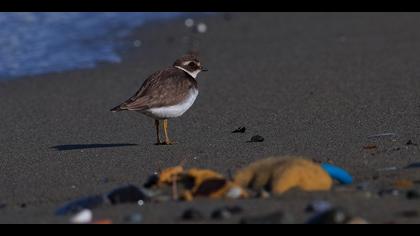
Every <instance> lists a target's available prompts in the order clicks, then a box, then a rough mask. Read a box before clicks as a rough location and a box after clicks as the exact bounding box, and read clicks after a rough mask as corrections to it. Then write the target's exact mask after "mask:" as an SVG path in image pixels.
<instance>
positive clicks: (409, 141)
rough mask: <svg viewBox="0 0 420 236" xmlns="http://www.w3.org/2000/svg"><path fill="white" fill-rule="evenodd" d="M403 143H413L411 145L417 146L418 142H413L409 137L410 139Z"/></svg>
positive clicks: (408, 144)
mask: <svg viewBox="0 0 420 236" xmlns="http://www.w3.org/2000/svg"><path fill="white" fill-rule="evenodd" d="M405 145H407V146H410V145H413V146H418V144H417V143H414V142H413V140H411V139H410V140H408V141H407V143H406V144H405Z"/></svg>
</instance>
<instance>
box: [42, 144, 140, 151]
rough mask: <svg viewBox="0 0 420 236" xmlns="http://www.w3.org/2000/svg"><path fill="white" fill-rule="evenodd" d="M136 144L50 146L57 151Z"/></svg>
mask: <svg viewBox="0 0 420 236" xmlns="http://www.w3.org/2000/svg"><path fill="white" fill-rule="evenodd" d="M128 146H137V144H134V143H94V144H66V145H58V146H54V147H50V148H51V149H55V150H57V151H71V150H82V149H95V148H112V147H128Z"/></svg>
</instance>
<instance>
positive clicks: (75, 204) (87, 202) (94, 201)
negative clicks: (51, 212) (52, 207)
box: [55, 195, 105, 216]
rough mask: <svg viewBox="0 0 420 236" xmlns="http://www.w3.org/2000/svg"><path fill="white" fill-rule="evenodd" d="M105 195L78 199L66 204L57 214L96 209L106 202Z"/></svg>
mask: <svg viewBox="0 0 420 236" xmlns="http://www.w3.org/2000/svg"><path fill="white" fill-rule="evenodd" d="M104 202H105V201H104V197H103V196H102V195H96V196H90V197H84V198H80V199H77V200H75V201H72V202H69V203H67V204H65V205H64V206H63V207H60V208H59V209H57V210H56V212H55V214H56V215H60V216H62V215H67V214H74V213H77V212H79V211H81V210H83V209H90V210H92V209H94V208H97V207H99V206H101V205H102V204H104Z"/></svg>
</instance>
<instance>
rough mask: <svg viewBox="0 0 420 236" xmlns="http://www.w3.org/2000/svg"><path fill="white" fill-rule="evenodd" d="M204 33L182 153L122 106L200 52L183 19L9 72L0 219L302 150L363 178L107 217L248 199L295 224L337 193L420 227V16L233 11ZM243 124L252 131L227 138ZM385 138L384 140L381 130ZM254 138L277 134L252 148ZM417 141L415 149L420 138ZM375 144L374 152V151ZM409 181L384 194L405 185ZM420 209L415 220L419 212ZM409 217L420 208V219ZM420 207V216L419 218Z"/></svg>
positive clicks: (176, 124)
mask: <svg viewBox="0 0 420 236" xmlns="http://www.w3.org/2000/svg"><path fill="white" fill-rule="evenodd" d="M197 20H198V21H202V22H205V23H206V24H207V27H208V29H207V32H206V33H204V34H197V35H196V37H197V39H199V49H200V53H201V57H202V61H203V63H204V64H205V65H206V67H208V69H209V72H207V73H203V74H200V77H199V80H198V83H199V88H200V94H199V96H198V98H197V101H196V102H195V104H194V105H193V107H192V108H191V109H190V110H189V111H188V112H187V113H186V114H185V115H184V116H182V117H181V118H178V119H174V120H171V121H170V135H171V137H173V139H174V140H175V141H176V142H177V144H176V145H173V146H156V145H153V143H154V141H155V136H154V135H155V133H154V132H155V131H154V127H153V120H151V119H150V118H148V117H145V116H142V115H139V114H138V113H134V112H133V113H131V112H123V113H111V112H110V111H109V109H111V108H112V107H114V106H116V105H118V104H119V103H120V102H122V101H123V100H124V99H126V98H128V97H129V96H131V95H132V94H134V92H136V90H137V88H138V87H139V86H140V85H141V84H142V82H143V81H144V79H145V78H147V76H148V75H150V74H151V73H153V72H154V71H156V70H158V69H161V68H162V67H164V66H168V65H171V64H172V63H173V61H174V60H175V59H176V58H178V57H179V56H180V55H182V54H184V53H185V51H186V50H187V49H188V43H186V41H185V35H188V34H189V33H188V32H189V31H188V29H187V28H186V27H185V25H184V18H179V19H175V20H173V21H169V22H166V21H162V22H153V23H149V24H148V25H146V26H144V27H141V28H140V29H138V30H137V31H135V32H134V33H133V34H132V35H131V36H130V37H129V39H128V40H132V41H135V40H138V39H141V46H140V47H133V48H130V49H129V50H126V51H125V52H123V54H124V55H123V58H124V60H123V61H122V62H121V63H118V64H108V63H103V64H101V65H99V66H98V67H96V68H95V69H85V70H75V71H70V72H63V73H52V74H48V75H42V76H31V77H27V78H22V79H17V80H9V81H0V95H1V99H0V108H1V114H0V131H1V133H0V142H1V148H0V159H1V161H0V189H1V191H0V206H1V204H4V206H3V207H0V223H68V218H67V217H57V216H55V215H54V211H55V209H57V207H59V206H61V205H63V204H64V203H65V202H67V201H71V200H73V199H76V198H79V197H82V196H90V195H95V194H100V193H105V192H108V191H110V190H112V189H113V188H116V187H119V186H121V185H124V184H134V185H138V186H141V185H142V184H143V183H144V182H145V181H146V180H147V178H148V177H149V176H150V175H151V174H153V173H154V172H158V171H160V170H162V169H164V168H167V167H171V166H175V165H178V164H179V163H181V162H185V166H186V167H201V168H210V169H213V170H216V171H219V172H220V173H223V174H225V175H228V174H229V173H231V172H232V171H233V172H234V171H236V170H238V169H239V168H241V167H244V166H246V165H248V164H249V163H251V162H253V161H255V160H259V159H262V158H265V157H269V156H277V155H278V156H282V155H303V156H307V157H308V158H310V159H314V160H317V161H321V162H331V163H334V164H335V165H337V166H340V167H342V168H344V169H346V170H348V171H349V172H350V173H351V174H352V175H353V177H354V180H355V182H354V184H353V185H351V186H347V187H340V186H338V187H336V188H334V189H333V190H331V191H327V192H301V191H291V192H288V193H286V194H285V195H283V196H281V197H273V198H270V199H247V200H234V201H233V200H232V201H211V200H198V201H194V202H191V203H187V202H174V201H169V202H165V203H151V204H145V205H144V206H142V207H139V206H138V205H136V204H132V205H130V204H126V205H119V206H104V207H101V208H98V209H95V210H94V214H95V218H109V219H112V220H113V222H114V223H124V219H125V217H126V216H127V215H129V214H131V213H135V212H137V213H140V214H141V215H142V216H143V221H142V223H186V222H184V221H182V220H181V219H180V216H181V215H182V213H183V211H184V210H185V209H187V208H190V207H194V208H196V209H199V210H201V211H203V212H204V213H205V214H207V215H209V214H210V213H211V212H212V210H214V209H215V208H217V207H221V206H226V205H238V206H241V207H242V208H243V209H244V212H243V213H242V214H240V215H238V216H235V217H232V218H231V219H228V220H225V221H215V220H211V219H206V220H204V221H202V223H238V222H239V219H240V218H242V217H244V216H254V215H259V214H265V213H270V212H273V211H282V212H284V213H286V214H288V215H290V216H291V217H292V218H293V222H295V223H304V222H305V221H306V220H307V219H308V218H309V217H310V216H311V214H309V213H307V212H305V208H306V206H307V205H308V204H309V203H310V202H311V201H314V200H327V201H329V202H331V203H333V204H335V205H337V206H340V207H343V208H345V209H347V210H348V211H349V212H351V213H352V214H353V215H355V216H360V217H362V218H364V219H366V220H367V221H368V222H371V223H420V205H419V203H420V199H414V200H413V199H407V198H406V194H405V193H406V191H408V190H419V191H420V184H418V183H419V182H418V181H419V180H420V172H419V169H417V168H406V167H407V166H409V165H410V164H413V163H417V162H420V158H419V146H417V145H416V144H417V143H419V144H420V119H419V116H420V93H419V91H420V90H419V89H420V79H419V77H420V66H419V65H420V57H419V51H420V31H419V30H418V23H419V22H420V14H414V13H232V14H228V15H226V14H218V15H210V16H203V17H202V18H201V19H199V18H197ZM240 126H245V127H246V129H247V130H246V132H245V133H243V134H232V133H231V132H232V131H233V130H234V129H236V128H238V127H240ZM385 133H392V135H388V136H378V137H373V136H374V135H377V134H385ZM253 135H261V136H263V137H264V138H265V140H264V142H261V143H248V142H247V141H248V140H249V139H250V138H251V137H252V136H253ZM410 140H411V142H409V141H410ZM366 145H376V146H377V147H378V148H377V149H375V151H372V150H367V149H366V148H364V147H366ZM399 180H409V181H411V182H413V183H414V185H413V186H411V187H410V189H403V190H399V191H400V192H399V194H398V195H393V194H389V195H386V194H385V195H381V194H379V193H380V192H384V191H385V190H389V189H393V188H395V184H394V183H395V182H396V181H399ZM407 212H411V213H412V214H408V213H407ZM413 212H416V214H415V213H413ZM417 212H418V213H417Z"/></svg>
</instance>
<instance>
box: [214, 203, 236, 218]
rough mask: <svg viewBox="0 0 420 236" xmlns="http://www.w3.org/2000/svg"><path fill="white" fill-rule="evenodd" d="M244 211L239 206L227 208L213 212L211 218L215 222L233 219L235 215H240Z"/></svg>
mask: <svg viewBox="0 0 420 236" xmlns="http://www.w3.org/2000/svg"><path fill="white" fill-rule="evenodd" d="M242 212H243V209H242V208H241V207H239V206H227V207H223V208H221V209H217V210H215V211H213V213H212V214H211V218H212V219H214V220H226V219H230V218H232V216H233V215H236V214H240V213H242Z"/></svg>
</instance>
